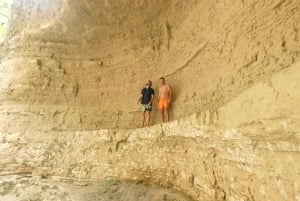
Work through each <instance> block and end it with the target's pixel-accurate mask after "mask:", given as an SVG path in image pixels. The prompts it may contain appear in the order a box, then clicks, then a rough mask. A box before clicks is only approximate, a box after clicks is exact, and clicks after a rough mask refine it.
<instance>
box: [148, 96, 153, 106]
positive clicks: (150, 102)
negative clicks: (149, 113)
mask: <svg viewBox="0 0 300 201" xmlns="http://www.w3.org/2000/svg"><path fill="white" fill-rule="evenodd" d="M153 98H154V94H152V95H151V100H150V101H149V103H148V105H151V104H152V101H153Z"/></svg>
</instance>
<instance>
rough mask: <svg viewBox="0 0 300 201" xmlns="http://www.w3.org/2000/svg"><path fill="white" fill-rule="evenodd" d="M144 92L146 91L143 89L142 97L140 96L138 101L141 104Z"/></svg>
mask: <svg viewBox="0 0 300 201" xmlns="http://www.w3.org/2000/svg"><path fill="white" fill-rule="evenodd" d="M143 90H144V89H142V91H141V96H140V98H139V99H138V103H140V102H141V101H142V98H143Z"/></svg>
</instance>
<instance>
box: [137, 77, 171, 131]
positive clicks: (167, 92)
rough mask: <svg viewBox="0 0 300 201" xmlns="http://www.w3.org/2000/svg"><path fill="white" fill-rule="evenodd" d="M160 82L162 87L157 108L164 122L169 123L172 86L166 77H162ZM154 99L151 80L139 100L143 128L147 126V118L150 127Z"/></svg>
mask: <svg viewBox="0 0 300 201" xmlns="http://www.w3.org/2000/svg"><path fill="white" fill-rule="evenodd" d="M159 82H160V87H159V90H158V92H159V93H158V104H157V107H158V109H159V110H160V112H161V118H162V122H168V121H169V108H170V103H171V95H172V91H171V88H170V86H169V85H168V84H167V83H166V80H165V78H164V77H161V78H160V79H159ZM153 98H154V89H153V88H152V82H151V80H148V81H147V83H146V86H145V87H144V88H143V89H142V91H141V96H140V98H139V100H138V102H140V103H141V104H142V127H144V125H145V121H146V117H147V121H146V123H147V126H149V125H150V119H151V111H152V103H153Z"/></svg>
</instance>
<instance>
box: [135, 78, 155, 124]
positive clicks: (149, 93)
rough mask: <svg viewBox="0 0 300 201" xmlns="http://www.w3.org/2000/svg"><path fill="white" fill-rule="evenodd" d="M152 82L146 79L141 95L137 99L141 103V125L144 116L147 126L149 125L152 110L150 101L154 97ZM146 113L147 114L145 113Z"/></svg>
mask: <svg viewBox="0 0 300 201" xmlns="http://www.w3.org/2000/svg"><path fill="white" fill-rule="evenodd" d="M151 86H152V82H151V80H148V81H147V83H146V87H144V88H143V89H142V91H141V97H140V98H139V100H138V103H141V104H142V112H143V113H142V127H144V125H145V118H146V116H147V117H148V118H147V126H149V125H150V119H151V111H152V101H153V97H154V89H152V88H151ZM146 114H147V115H146Z"/></svg>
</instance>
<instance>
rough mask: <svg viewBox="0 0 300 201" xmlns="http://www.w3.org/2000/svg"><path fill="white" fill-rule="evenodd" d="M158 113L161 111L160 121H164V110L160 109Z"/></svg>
mask: <svg viewBox="0 0 300 201" xmlns="http://www.w3.org/2000/svg"><path fill="white" fill-rule="evenodd" d="M160 113H161V121H162V123H164V120H165V117H164V116H165V115H164V110H163V109H162V110H160Z"/></svg>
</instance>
